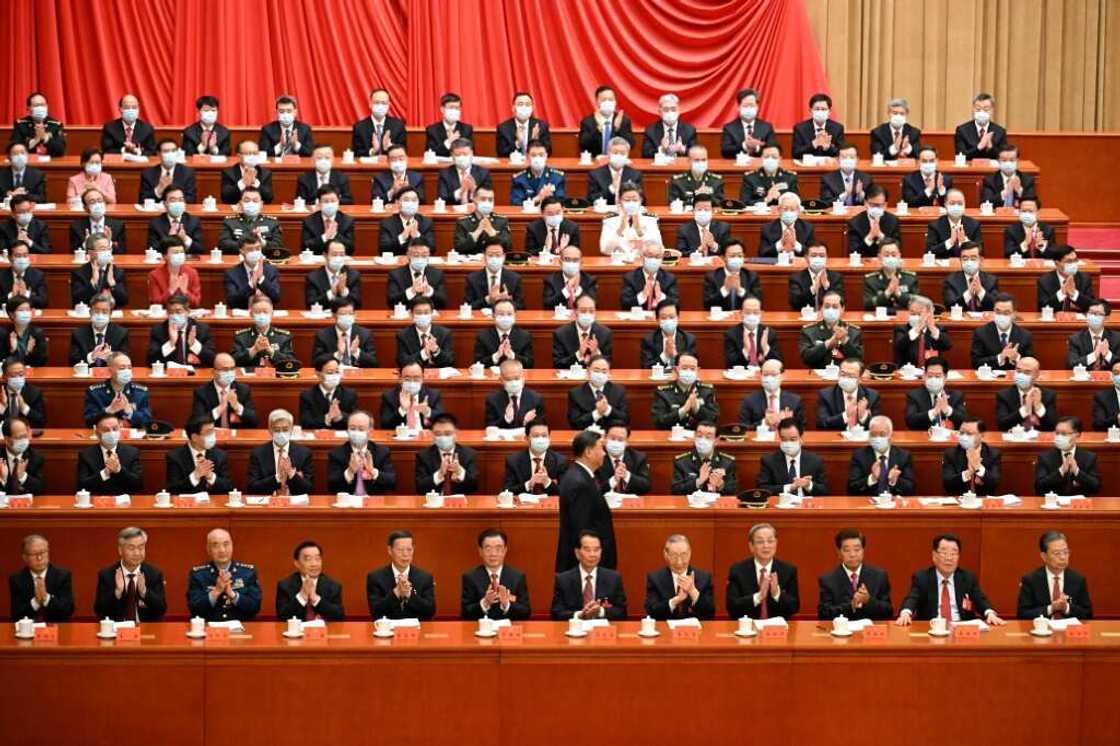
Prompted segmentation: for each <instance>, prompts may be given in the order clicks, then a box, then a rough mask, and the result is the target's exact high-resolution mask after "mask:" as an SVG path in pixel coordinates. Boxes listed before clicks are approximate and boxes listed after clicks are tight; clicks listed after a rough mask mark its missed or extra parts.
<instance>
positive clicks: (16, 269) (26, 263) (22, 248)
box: [0, 241, 49, 308]
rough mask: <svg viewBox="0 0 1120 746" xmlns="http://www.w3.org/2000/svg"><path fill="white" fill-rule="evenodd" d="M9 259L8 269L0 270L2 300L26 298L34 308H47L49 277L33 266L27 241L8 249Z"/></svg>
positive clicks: (14, 243)
mask: <svg viewBox="0 0 1120 746" xmlns="http://www.w3.org/2000/svg"><path fill="white" fill-rule="evenodd" d="M8 259H9V260H10V261H9V265H8V268H7V269H4V270H0V299H3V300H5V301H7V300H11V299H12V298H26V299H27V300H28V301H29V302H30V303H31V306H32V308H46V307H47V304H48V303H49V295H48V290H47V275H46V273H45V272H43V270H41V269H38V268H36V267H33V266H32V261H31V246H30V245H29V244H28V243H27V242H26V241H13V242H12V244H11V245H10V246H9V247H8Z"/></svg>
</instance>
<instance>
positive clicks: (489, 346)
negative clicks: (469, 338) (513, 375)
mask: <svg viewBox="0 0 1120 746" xmlns="http://www.w3.org/2000/svg"><path fill="white" fill-rule="evenodd" d="M500 344H501V341H500V340H499V338H498V330H497V329H496V328H495V327H492V326H491V327H488V328H486V329H483V330H482V331H480V332H479V333H478V334H476V335H475V338H474V356H473V357H472V361H474V362H480V363H482V364H483V365H485V366H487V367H489V366H491V365H496V364H497V363H496V362H495V360H494V355H495V354H496V353H497V352H498V347H499V345H500ZM509 344H510V347H511V348H513V356H514V357H515V358H517V359H518V360H520V361H521V364H522V365H523V366H525V367H526V368H532V367H533V336H532V335H531V334H529V332H527V331H526V330H524V329H522V328H521V327H520V326H515V327H513V328H512V329H510V330H509Z"/></svg>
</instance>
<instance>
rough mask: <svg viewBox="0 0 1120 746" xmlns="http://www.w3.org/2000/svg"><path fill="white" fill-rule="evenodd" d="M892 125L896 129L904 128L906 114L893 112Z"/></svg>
mask: <svg viewBox="0 0 1120 746" xmlns="http://www.w3.org/2000/svg"><path fill="white" fill-rule="evenodd" d="M891 126H892V127H894V128H895V129H902V128H903V127H905V126H906V115H905V114H891Z"/></svg>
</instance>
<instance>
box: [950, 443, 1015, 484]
mask: <svg viewBox="0 0 1120 746" xmlns="http://www.w3.org/2000/svg"><path fill="white" fill-rule="evenodd" d="M1002 461H1003V454H1002V453H1001V452H1000V451H999V449H997V448H992V447H991V446H989V445H988V444H987V443H983V444H981V446H980V463H981V464H983V465H984V476H983V477H978V478H977V480H976V482H975V483H974V484H973V483H969V484H965V483H964V481H963V480H962V479H961V473H962V472H964V470H965V468H966V467H967V466H968V454H966V453H965V450H964V449H963V448H961V447H960V446H953V447H951V448H946V449H945V450H944V451H943V452H942V454H941V483H942V485H944V487H945V492H946V494H949V495H963V494H964V493H965V492H967V491H969V490H972V491H973V492H975V493H976V494H977V495H993V494H995V493H996V491H997V490H998V489H999V481H1000V473H1001V470H1002Z"/></svg>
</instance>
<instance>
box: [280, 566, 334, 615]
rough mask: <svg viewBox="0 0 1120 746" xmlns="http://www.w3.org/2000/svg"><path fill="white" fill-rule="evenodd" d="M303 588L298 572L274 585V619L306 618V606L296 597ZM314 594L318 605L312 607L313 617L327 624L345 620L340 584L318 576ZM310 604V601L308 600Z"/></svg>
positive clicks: (324, 576) (331, 579)
mask: <svg viewBox="0 0 1120 746" xmlns="http://www.w3.org/2000/svg"><path fill="white" fill-rule="evenodd" d="M302 587H303V578H302V577H301V576H300V574H299V573H298V572H293V573H292V574H291V575H289V576H288V577H286V578H283V579H282V580H279V581H277V583H276V618H277V619H278V620H280V621H286V620H288V619H291V618H293V617H295V618H296V619H306V618H307V606H305V605H304V604H302V603H300V601H299V599H298V598H296V596H298V595H299V592H300V590H301V589H302ZM315 594H316V595H317V596H318V597H319V603H317V604H315V606H314V607H313V608H314V609H315V616H317V617H319V618H321V619H325V620H326V621H328V622H341V621H344V620H345V619H346V612H345V611H344V610H343V608H342V584H341V583H339V582H338V581H337V580H335V579H334V578H331V577H328V576H327V575H320V576H319V577H318V578H317V579H316V581H315ZM308 603H310V600H308Z"/></svg>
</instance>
